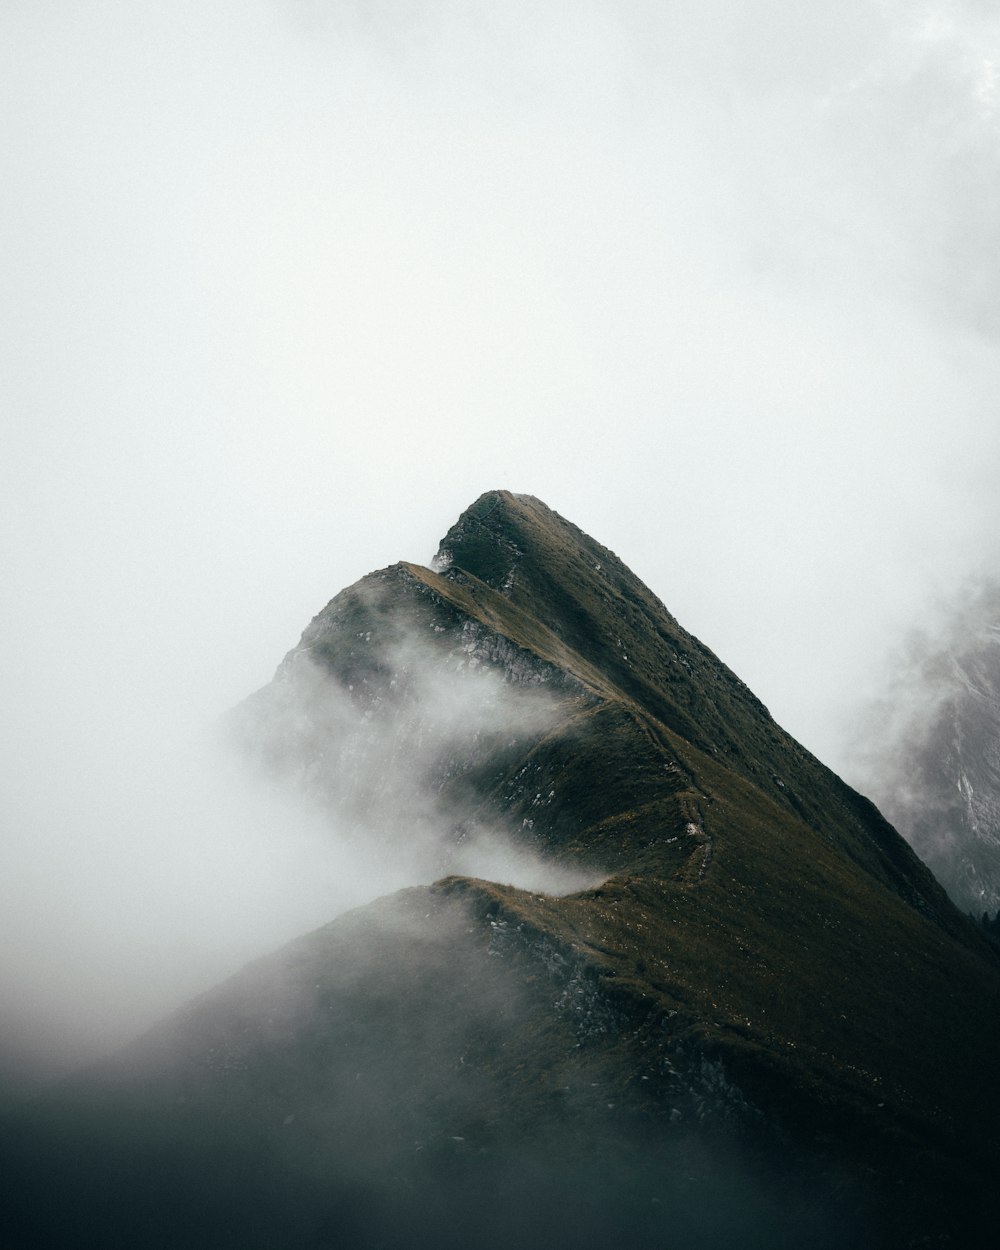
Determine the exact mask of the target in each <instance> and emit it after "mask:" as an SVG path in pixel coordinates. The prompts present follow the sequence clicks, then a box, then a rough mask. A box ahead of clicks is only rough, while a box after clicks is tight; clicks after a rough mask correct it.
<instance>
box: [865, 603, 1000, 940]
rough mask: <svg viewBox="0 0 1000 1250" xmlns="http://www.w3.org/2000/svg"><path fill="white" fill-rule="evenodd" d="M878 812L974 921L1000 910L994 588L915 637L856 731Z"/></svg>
mask: <svg viewBox="0 0 1000 1250" xmlns="http://www.w3.org/2000/svg"><path fill="white" fill-rule="evenodd" d="M861 742H862V747H863V748H864V749H863V757H864V758H863V762H862V765H861V771H862V774H863V775H864V776H865V777H866V779H867V782H868V784H869V786H870V787H871V791H872V793H873V795H874V796H875V798H876V799H877V800H878V802H879V803H880V805H881V806H882V808H883V810H884V811H885V812H886V813H887V814H888V815H889V817H890V818H891V819H892V820H893V822H894V823H895V824H896V826H897V828H898V829H899V830H900V832H901V833H902V834H903V835H904V836H905V837H906V839H907V841H909V843H910V844H911V845H912V846H913V848H914V849H915V850H916V852H917V853H918V855H920V857H921V859H923V860H924V862H925V863H926V864H928V865H929V867H930V868H931V869H932V870H933V872H934V875H935V876H936V877H937V879H938V880H939V881H940V882H941V883H942V885H943V886H944V887H945V889H946V890H947V891H948V893H949V895H950V896H951V898H952V899H953V900H954V902H955V903H956V904H957V905H958V906H959V907H960V908H961V909H962V910H963V911H968V912H971V913H972V914H973V915H974V916H976V917H977V918H980V917H982V915H983V914H984V913H988V914H989V915H990V917H994V916H995V915H996V913H997V912H998V911H1000V586H998V585H996V584H994V583H985V584H983V585H980V586H979V587H978V588H977V589H976V591H975V592H974V593H970V594H968V595H966V596H965V597H963V598H962V599H961V600H960V601H959V602H958V603H957V604H956V606H955V608H954V611H953V613H952V615H951V617H950V618H949V619H948V620H947V622H946V624H945V626H944V629H943V631H941V632H939V633H936V634H935V635H933V636H918V637H917V638H915V639H914V640H913V642H912V644H911V646H910V648H909V650H908V651H907V653H906V654H905V656H904V657H903V658H902V660H901V661H900V664H899V666H898V670H897V671H896V673H895V674H894V677H893V680H892V683H891V686H890V690H889V693H888V696H887V697H886V699H885V700H884V701H883V702H881V703H880V704H879V705H878V706H877V707H876V708H875V709H874V712H873V715H872V723H871V726H870V730H869V732H868V733H867V734H862V736H861Z"/></svg>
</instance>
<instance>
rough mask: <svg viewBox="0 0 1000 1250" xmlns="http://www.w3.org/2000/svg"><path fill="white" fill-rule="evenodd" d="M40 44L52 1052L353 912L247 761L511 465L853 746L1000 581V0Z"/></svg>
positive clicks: (11, 368) (15, 414) (27, 976)
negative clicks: (909, 664)
mask: <svg viewBox="0 0 1000 1250" xmlns="http://www.w3.org/2000/svg"><path fill="white" fill-rule="evenodd" d="M0 58H2V65H0V139H2V143H3V148H4V152H5V176H4V179H3V185H2V187H0V258H2V265H3V272H4V287H3V295H2V298H0V321H2V327H3V333H2V335H0V397H2V407H0V413H2V420H3V422H4V456H3V460H2V464H0V509H2V511H3V522H2V526H0V554H2V561H3V569H4V594H3V598H2V602H0V639H2V644H3V645H2V655H3V657H4V660H5V672H4V692H5V715H4V717H3V734H4V742H3V748H4V749H3V759H4V776H3V787H2V793H3V800H2V801H3V811H2V822H3V842H2V846H0V882H2V885H0V949H2V950H3V957H2V960H0V1004H2V1009H3V1016H4V1019H5V1021H7V1022H10V1023H8V1024H5V1029H7V1028H9V1029H10V1036H11V1037H12V1040H11V1041H10V1042H9V1043H5V1045H6V1046H7V1049H8V1050H10V1051H11V1053H12V1054H14V1055H15V1060H12V1061H11V1062H12V1063H15V1061H16V1062H20V1060H16V1056H23V1055H24V1054H25V1053H27V1052H30V1053H31V1054H32V1055H33V1056H38V1055H40V1054H42V1053H49V1052H54V1051H57V1050H59V1049H60V1048H64V1047H65V1048H68V1049H69V1050H72V1051H73V1052H74V1053H75V1052H77V1051H79V1050H80V1049H81V1048H86V1047H89V1046H101V1045H105V1044H108V1043H109V1042H112V1041H114V1040H117V1038H118V1036H120V1035H121V1034H123V1033H126V1032H128V1031H129V1030H132V1029H135V1028H138V1027H142V1026H143V1024H145V1023H148V1022H149V1021H150V1020H151V1019H153V1018H154V1017H155V1016H156V1014H157V1013H158V1012H160V1011H162V1010H163V1009H165V1008H166V1007H167V1006H170V1005H172V1004H173V1003H174V1002H176V1001H177V1000H178V999H179V998H181V997H183V996H185V995H187V994H189V993H191V992H194V991H195V990H197V989H198V988H200V987H202V986H204V985H205V984H208V983H210V982H211V981H212V980H214V979H216V978H217V977H218V976H219V975H222V974H223V973H224V972H226V971H228V970H230V969H231V968H232V967H233V966H235V965H236V964H238V963H239V962H240V961H241V960H243V959H245V958H249V957H250V956H251V955H253V954H256V953H261V952H262V951H263V949H265V948H267V946H268V944H272V943H273V942H274V941H276V940H281V939H282V938H283V937H284V936H292V935H293V934H294V933H297V932H300V931H302V930H303V929H305V928H307V927H309V926H311V925H313V924H316V923H319V922H321V921H322V920H325V919H327V918H328V910H329V908H330V906H331V904H334V905H339V903H338V902H337V900H338V897H339V896H338V886H337V881H336V880H331V879H330V878H331V868H330V865H329V862H328V860H327V859H326V858H325V855H326V851H325V849H324V848H325V845H326V844H325V843H324V842H323V839H322V838H321V837H320V836H319V835H318V834H317V831H316V829H315V828H314V827H313V826H312V825H311V824H310V822H309V820H308V819H306V820H305V821H303V822H301V823H299V824H296V825H295V827H294V828H290V827H289V825H290V821H289V820H288V819H287V818H286V816H285V814H284V813H283V812H282V810H281V808H280V803H279V806H278V808H274V807H272V806H271V805H270V800H269V801H267V802H265V801H263V800H260V801H258V797H259V796H258V797H255V796H253V795H252V794H251V796H250V797H249V798H247V797H246V796H245V795H244V796H243V797H236V798H234V797H233V796H232V795H229V796H226V802H220V801H219V794H218V789H219V782H218V780H217V778H216V776H215V768H214V764H213V763H212V757H211V754H210V751H209V748H208V747H207V746H206V745H205V743H206V742H207V741H210V740H211V739H212V734H213V729H212V726H213V725H215V724H216V722H217V718H218V717H219V716H220V715H222V714H224V713H225V711H226V709H228V708H230V707H232V706H233V705H234V704H236V703H238V702H239V701H240V700H241V699H243V698H244V697H245V696H246V695H247V694H249V693H250V692H251V691H253V690H254V689H256V688H258V687H260V686H261V685H263V684H264V683H265V682H267V681H268V680H269V678H270V676H271V674H272V672H273V670H274V668H275V666H276V665H277V663H278V662H279V661H280V659H281V657H282V655H284V654H285V652H286V651H287V650H288V648H289V647H290V646H292V645H293V644H294V643H295V641H296V639H297V638H298V636H299V633H300V631H301V630H302V628H303V627H304V625H305V624H306V623H307V622H308V620H309V619H310V617H311V616H312V615H313V614H314V613H315V612H316V611H318V610H319V609H320V608H321V607H322V605H323V604H324V603H325V602H326V601H327V600H328V599H329V598H330V597H331V595H333V594H334V593H335V592H336V591H338V590H339V589H340V588H341V587H342V586H345V585H347V584H350V583H352V582H353V581H355V580H356V579H357V578H358V577H360V576H361V575H362V574H364V573H366V572H367V571H369V570H370V569H373V568H378V567H381V566H384V565H386V564H388V563H390V562H392V561H394V560H396V559H399V558H409V559H413V560H417V561H420V562H423V563H426V562H428V561H429V560H430V558H431V556H432V555H433V552H434V551H435V549H436V546H437V543H438V541H439V539H440V538H441V536H442V535H443V534H444V532H445V531H446V530H447V528H448V526H449V525H450V524H451V523H452V522H453V521H454V520H455V518H456V517H457V516H458V514H459V513H460V511H461V510H462V509H463V508H464V507H466V506H467V505H468V504H469V503H470V502H471V501H472V500H473V499H474V498H475V497H476V496H477V495H478V494H480V493H481V492H482V491H484V490H487V489H491V488H495V487H508V488H510V489H513V490H517V491H524V492H529V493H532V494H536V495H538V496H539V497H541V498H542V499H544V500H545V501H546V502H547V503H548V504H549V505H550V506H552V507H554V508H556V509H557V510H558V511H559V512H561V513H562V514H563V515H564V516H566V517H568V518H569V519H571V520H573V521H574V522H575V523H577V524H578V525H580V526H581V527H582V528H583V529H585V530H586V531H588V532H589V533H591V534H593V535H594V536H595V537H596V538H598V539H599V540H600V541H601V542H603V543H605V544H606V545H608V546H610V547H611V548H613V549H614V550H615V551H616V552H617V553H618V554H619V555H620V556H621V557H622V559H624V560H625V562H626V563H627V564H629V565H630V567H632V568H633V569H634V570H635V571H636V572H637V573H638V574H639V575H640V576H641V577H642V578H643V579H644V580H645V581H646V582H647V583H648V584H649V585H650V586H651V587H652V589H653V590H654V591H655V592H656V593H657V594H658V595H659V596H660V597H661V598H662V599H663V600H664V602H665V603H666V604H667V606H668V608H669V609H670V610H671V611H672V612H673V613H674V614H675V615H676V616H677V617H678V618H679V619H680V621H681V623H682V624H683V625H685V626H686V627H687V628H688V629H690V630H692V631H693V632H694V633H696V634H697V635H698V636H699V637H701V638H702V639H703V640H704V641H705V642H706V643H707V644H708V645H709V646H710V647H712V648H713V650H715V651H716V652H717V653H718V654H719V655H720V656H721V657H722V658H723V659H724V660H725V661H726V663H728V664H729V665H730V666H731V667H732V668H733V669H735V670H736V672H738V673H739V675H740V676H741V677H743V679H744V680H745V681H747V683H748V684H749V685H750V686H751V688H752V689H753V690H754V691H755V692H756V693H757V694H758V695H759V696H760V697H761V698H762V699H763V700H764V702H765V703H766V704H767V705H768V706H769V707H770V709H771V711H772V712H773V713H774V715H775V716H776V718H777V719H778V720H779V721H780V722H781V723H782V724H783V725H785V727H787V728H788V729H789V730H790V731H791V732H792V733H794V734H795V735H796V736H797V737H799V738H800V739H801V740H802V741H804V743H805V744H806V746H808V747H809V748H810V749H812V750H813V751H815V752H816V753H817V754H819V755H820V756H821V757H822V758H824V759H825V760H827V761H828V762H830V763H831V764H832V765H833V766H834V767H837V768H840V769H842V770H843V771H845V773H848V770H849V769H850V766H851V753H850V751H849V749H848V747H849V743H850V737H851V725H852V720H853V717H854V715H855V712H856V710H857V709H858V708H860V707H862V706H864V705H866V703H867V701H868V700H869V699H870V698H871V697H872V695H873V694H874V693H876V692H877V691H878V690H880V689H881V683H882V680H883V678H882V672H883V670H884V668H885V666H886V664H887V663H888V660H887V657H891V656H892V655H894V654H895V653H896V650H897V648H898V645H899V641H900V639H901V638H902V637H904V636H905V634H906V632H907V631H908V630H909V629H910V628H911V627H912V625H913V622H914V621H917V620H919V619H920V618H921V617H922V615H923V614H925V613H926V612H927V611H928V610H929V609H928V605H929V604H930V603H932V602H934V601H939V600H944V601H947V600H948V599H949V597H951V596H952V595H953V594H954V593H955V591H956V588H957V587H958V586H960V585H961V584H963V583H964V582H965V580H966V579H967V578H968V577H970V576H976V575H978V574H981V573H983V572H987V571H989V570H990V569H994V570H995V568H996V563H997V535H998V534H1000V526H998V525H997V520H998V518H997V492H996V488H995V478H996V464H997V451H998V442H1000V424H998V423H997V421H996V419H995V396H996V394H997V391H998V381H1000V377H998V374H1000V368H998V359H997V351H996V339H997V330H998V314H997V309H998V307H1000V302H998V300H997V290H998V284H1000V270H998V266H1000V260H998V257H1000V248H998V246H997V242H998V240H997V237H996V235H997V230H998V223H1000V211H998V209H1000V205H998V203H997V196H998V191H997V188H998V187H1000V176H998V175H1000V169H998V163H1000V145H998V144H997V126H998V107H1000V95H998V85H997V83H998V80H997V73H998V70H997V66H998V65H1000V19H998V18H997V17H996V15H995V14H994V12H993V11H992V9H991V7H990V6H986V5H983V4H979V3H974V2H972V0H969V2H966V3H962V2H959V0H953V2H943V3H926V4H919V5H913V4H904V3H902V2H901V0H900V2H898V3H897V2H894V0H886V2H885V3H880V4H875V3H871V2H860V0H847V3H844V2H843V0H842V2H840V3H837V4H836V5H834V4H833V3H832V0H820V2H819V3H816V4H813V5H810V6H808V8H805V9H804V8H803V7H802V6H800V5H793V4H790V3H784V2H782V0H750V2H749V3H746V4H743V5H741V6H739V7H738V10H734V8H733V6H730V5H723V4H718V3H705V2H704V0H703V2H702V3H699V4H690V3H678V4H674V5H670V6H664V5H660V4H655V3H643V2H641V0H634V2H629V0H626V2H621V3H619V2H615V3H612V2H611V0H580V2H578V3H574V4H572V5H569V4H564V3H560V2H559V0H552V2H551V3H544V4H541V5H528V4H524V3H520V2H512V3H509V4H506V5H502V6H497V5H491V4H485V3H478V2H476V0H473V2H472V3H449V2H447V0H435V2H428V3H422V2H421V0H414V2H413V3H406V4H404V3H390V2H388V0H386V2H384V3H371V4H357V3H347V2H346V0H342V2H337V0H300V2H297V0H248V2H246V3H240V4H236V3H228V2H226V0H220V2H219V3H216V4H213V5H210V6H203V5H195V4H193V3H186V2H181V3H171V4H165V3H160V2H158V0H147V2H146V3H143V4H138V5H137V4H126V3H124V2H122V0H104V2H96V3H93V4H88V5H86V6H67V5H65V4H62V3H58V2H57V0H35V2H33V3H31V4H26V3H21V2H20V0H14V2H12V3H8V4H5V5H4V6H3V7H2V10H0ZM849 779H851V777H850V775H849ZM275 802H278V800H275ZM227 803H232V804H233V805H234V806H232V807H227ZM333 876H334V877H336V873H335V872H334V873H333ZM254 935H256V936H254ZM255 941H259V946H257V947H255ZM251 948H254V949H251ZM112 1034H114V1036H111V1035H112Z"/></svg>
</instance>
